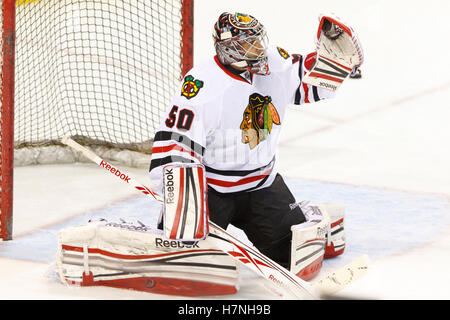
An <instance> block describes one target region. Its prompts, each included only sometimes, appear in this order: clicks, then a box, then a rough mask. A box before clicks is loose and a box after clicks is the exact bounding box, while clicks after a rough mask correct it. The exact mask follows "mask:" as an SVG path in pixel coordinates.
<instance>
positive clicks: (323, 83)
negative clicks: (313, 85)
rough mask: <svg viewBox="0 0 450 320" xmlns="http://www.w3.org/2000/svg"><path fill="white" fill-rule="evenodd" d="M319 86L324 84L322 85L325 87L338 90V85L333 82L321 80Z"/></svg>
mask: <svg viewBox="0 0 450 320" xmlns="http://www.w3.org/2000/svg"><path fill="white" fill-rule="evenodd" d="M319 86H322V87H325V88H329V89H332V90H334V91H336V90H337V86H335V85H333V84H329V83H325V82H320V83H319Z"/></svg>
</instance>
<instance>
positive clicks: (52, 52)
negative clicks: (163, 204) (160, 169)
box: [0, 0, 194, 240]
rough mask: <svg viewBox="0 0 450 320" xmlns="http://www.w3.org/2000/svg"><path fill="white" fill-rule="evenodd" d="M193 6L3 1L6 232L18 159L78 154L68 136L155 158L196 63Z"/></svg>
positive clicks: (0, 60)
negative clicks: (165, 121)
mask: <svg viewBox="0 0 450 320" xmlns="http://www.w3.org/2000/svg"><path fill="white" fill-rule="evenodd" d="M193 10H194V0H133V1H129V0H2V1H1V3H0V12H1V13H0V15H1V17H0V26H1V30H2V37H1V48H2V50H1V55H0V66H1V75H0V81H1V82H0V95H1V96H0V102H1V105H0V107H1V110H2V112H1V123H0V139H1V151H0V152H1V154H0V166H1V168H0V175H1V176H0V184H1V199H0V201H1V202H0V239H3V240H10V239H11V238H12V207H13V201H12V187H13V166H16V167H17V166H20V165H28V164H39V163H55V162H68V161H69V162H70V160H71V159H72V158H73V157H74V154H73V152H71V151H67V150H66V149H67V147H65V146H62V145H61V144H60V142H59V141H60V139H61V137H62V136H64V135H69V136H70V137H71V138H72V139H74V140H75V141H77V142H79V143H80V144H83V145H87V146H90V147H91V148H94V149H95V148H97V149H96V152H98V153H99V154H102V152H101V151H100V150H99V148H100V149H101V150H104V149H108V150H117V151H123V150H128V151H129V152H131V153H132V154H135V153H139V154H144V155H147V157H145V158H144V161H147V159H149V155H148V154H149V153H150V151H151V146H152V138H153V136H154V134H155V132H156V130H157V127H158V126H159V123H160V118H161V116H162V115H163V113H164V111H165V109H166V108H167V107H168V104H169V103H170V100H171V98H172V96H173V94H175V90H176V88H177V86H178V85H179V81H180V80H181V79H182V76H183V75H184V74H185V73H186V72H187V71H188V70H189V69H190V68H192V66H193V30H194V29H193V20H194V16H193V14H194V11H193ZM56 148H58V151H56ZM60 149H61V150H63V151H64V152H65V151H67V152H68V155H65V154H64V155H61V154H62V153H61V152H60V151H59V150H60ZM108 152H110V151H108ZM103 157H106V158H108V157H107V156H106V155H104V154H103ZM68 159H69V160H68ZM72 160H73V159H72ZM76 160H78V159H75V161H76ZM13 162H14V164H13Z"/></svg>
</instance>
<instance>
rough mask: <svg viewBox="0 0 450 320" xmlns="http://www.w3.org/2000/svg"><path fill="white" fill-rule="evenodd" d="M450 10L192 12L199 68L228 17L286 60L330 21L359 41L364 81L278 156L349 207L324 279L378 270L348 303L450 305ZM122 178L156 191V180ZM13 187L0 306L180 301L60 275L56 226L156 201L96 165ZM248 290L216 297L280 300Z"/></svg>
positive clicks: (324, 5) (23, 175)
mask: <svg viewBox="0 0 450 320" xmlns="http://www.w3.org/2000/svg"><path fill="white" fill-rule="evenodd" d="M224 4H226V5H224ZM449 9H450V3H449V2H448V1H443V0H442V1H440V0H432V1H427V2H411V1H408V2H406V1H396V2H392V1H387V0H377V1H375V0H370V1H364V2H361V1H350V0H341V1H330V0H322V1H320V2H308V1H289V0H286V1H283V2H274V1H263V0H259V1H258V0H251V1H250V0H247V1H245V2H243V1H235V0H228V1H207V0H197V1H196V5H195V62H198V61H200V60H202V59H204V58H208V57H210V56H211V55H213V46H212V41H211V29H212V25H213V23H214V21H215V19H217V17H218V16H219V14H220V13H221V12H223V11H228V10H230V11H240V12H247V13H251V14H253V15H255V16H257V17H258V18H259V19H260V20H262V21H263V23H264V24H265V25H266V27H267V29H268V32H269V36H270V40H271V42H272V43H274V44H277V45H279V46H281V47H283V48H284V49H286V50H287V51H288V52H290V53H296V52H298V53H307V52H310V51H312V50H313V49H314V39H313V37H314V34H315V32H316V28H317V23H318V20H317V16H318V15H319V14H320V13H323V12H334V13H335V14H337V15H338V16H341V17H342V18H343V19H344V20H347V21H348V22H351V24H352V25H353V27H354V28H355V30H357V32H358V34H359V37H360V39H361V41H362V44H363V48H364V51H365V63H364V65H363V67H362V72H363V78H362V79H360V80H347V81H346V82H345V83H344V84H343V86H342V87H341V88H340V90H339V92H338V95H337V98H336V99H334V100H330V101H323V102H321V103H319V104H312V105H306V106H302V107H295V106H292V107H290V109H289V112H288V115H287V117H286V119H285V123H284V124H283V131H282V139H281V143H280V145H279V148H278V161H279V170H280V173H281V174H282V175H283V176H284V177H285V178H286V180H287V182H288V184H289V185H290V186H291V187H292V190H293V191H294V192H295V195H296V197H298V198H299V200H302V199H303V198H310V199H312V200H314V201H323V202H330V201H332V202H342V203H344V204H345V205H346V207H348V211H347V213H348V215H347V219H346V228H347V232H348V233H347V234H348V239H347V249H346V252H345V253H344V255H343V256H341V257H339V258H336V259H333V260H332V261H330V260H326V261H325V263H324V268H323V271H322V274H325V273H326V272H329V271H331V270H332V269H333V268H336V267H339V266H342V265H344V264H345V263H347V262H348V261H350V260H351V259H352V258H354V257H356V256H358V255H359V254H363V253H366V254H368V256H369V257H370V259H371V265H370V269H369V272H368V274H367V275H366V276H365V277H364V278H363V279H361V280H360V281H358V282H356V283H354V284H352V285H350V286H349V287H348V288H346V289H344V290H343V291H342V292H341V295H342V296H345V297H350V298H361V299H364V298H369V299H450V289H449V288H450V274H449V273H448V264H449V263H450V244H449V243H450V168H449V164H450V150H449V139H450V126H449V125H448V123H449V119H450V99H449V98H450V76H449V73H448V72H449V71H450V68H449V67H450V64H449V60H448V58H447V56H448V50H449V49H450V45H449V44H448V34H449V31H450V29H449V27H448V23H447V22H446V20H447V18H448V12H450V10H449ZM126 170H128V171H129V172H130V173H132V174H133V175H134V176H135V177H136V178H137V179H138V180H140V181H142V182H143V183H146V182H147V181H148V177H147V170H146V169H135V168H126ZM14 178H15V180H14V240H13V241H10V242H8V243H6V242H3V243H1V242H0V299H178V298H179V297H173V296H163V295H153V294H148V293H142V292H134V291H129V290H120V289H111V288H102V287H95V288H69V287H66V286H64V285H62V284H61V283H59V282H58V281H57V280H56V279H55V278H54V277H52V275H51V270H52V268H51V262H52V260H51V255H52V252H53V251H54V250H55V248H54V247H52V243H53V242H52V241H51V238H52V237H53V235H54V232H55V228H59V227H61V226H65V225H70V224H73V223H78V222H80V221H83V219H86V217H89V216H92V215H96V214H116V215H133V214H135V213H136V212H138V211H141V212H143V211H145V210H148V211H149V212H150V211H151V208H152V204H150V202H148V201H147V200H145V201H147V202H148V204H147V202H145V201H143V200H142V199H141V198H140V196H139V195H138V194H137V193H135V192H133V191H130V190H129V189H128V188H127V187H126V186H124V185H122V184H121V183H119V182H117V181H116V180H115V179H114V178H112V177H110V176H108V175H105V174H104V172H103V171H102V170H100V169H98V168H97V167H96V166H95V165H91V164H80V163H78V164H73V165H45V166H44V165H43V166H29V167H18V168H16V169H15V172H14ZM133 206H135V207H133ZM49 239H50V240H49ZM40 244H41V245H40ZM28 246H29V247H28ZM34 247H37V248H44V249H43V250H42V252H36V251H33V248H34ZM39 255H41V257H40V258H41V259H39ZM47 257H50V258H47ZM41 260H44V261H41ZM49 273H50V275H49ZM243 278H244V279H245V281H244V280H242V281H241V289H240V291H239V293H238V294H237V295H234V296H227V297H220V298H221V299H223V298H225V299H272V298H274V297H273V296H272V295H271V294H270V293H269V291H268V290H267V289H265V286H266V284H265V282H264V281H263V280H260V279H259V278H258V277H257V276H255V275H253V274H252V273H251V272H250V271H249V270H246V269H244V270H243ZM212 298H214V297H212ZM183 299H184V298H183Z"/></svg>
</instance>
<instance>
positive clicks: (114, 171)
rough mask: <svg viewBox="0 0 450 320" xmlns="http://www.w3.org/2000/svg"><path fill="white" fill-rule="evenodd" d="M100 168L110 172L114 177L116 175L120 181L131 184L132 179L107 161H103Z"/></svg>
mask: <svg viewBox="0 0 450 320" xmlns="http://www.w3.org/2000/svg"><path fill="white" fill-rule="evenodd" d="M100 166H101V167H103V168H105V169H106V170H108V171H109V172H111V173H112V174H113V175H115V176H116V177H119V178H120V179H122V180H123V181H125V182H126V183H130V177H129V176H127V175H126V174H124V173H122V172H120V170H119V169H116V168H115V167H113V166H112V165H110V164H109V163H108V162H106V161H105V160H102V161H101V162H100Z"/></svg>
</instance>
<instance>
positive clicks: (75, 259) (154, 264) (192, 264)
mask: <svg viewBox="0 0 450 320" xmlns="http://www.w3.org/2000/svg"><path fill="white" fill-rule="evenodd" d="M215 241H216V240H215V239H214V238H212V237H207V238H206V239H205V240H202V241H198V242H190V243H186V242H181V241H175V240H168V239H166V238H165V237H164V235H163V231H162V230H158V229H156V228H152V227H150V226H146V225H144V224H142V223H137V224H134V223H128V222H123V221H121V222H109V221H107V220H104V219H102V220H100V221H96V222H90V223H88V224H86V225H81V226H74V227H69V228H66V229H63V230H61V231H59V232H58V244H57V254H56V263H55V266H56V271H57V272H58V274H59V276H60V279H61V281H62V282H63V283H67V284H69V285H76V286H107V287H115V288H122V289H131V290H137V291H144V292H149V293H157V294H167V295H178V296H210V295H214V296H215V295H228V294H234V293H236V292H237V291H238V283H239V263H238V262H237V261H236V260H235V259H234V258H232V257H230V256H229V255H228V254H226V253H225V252H223V251H221V250H218V249H217V244H216V242H215Z"/></svg>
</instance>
